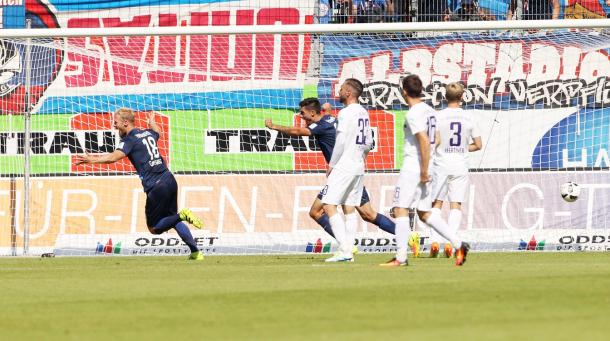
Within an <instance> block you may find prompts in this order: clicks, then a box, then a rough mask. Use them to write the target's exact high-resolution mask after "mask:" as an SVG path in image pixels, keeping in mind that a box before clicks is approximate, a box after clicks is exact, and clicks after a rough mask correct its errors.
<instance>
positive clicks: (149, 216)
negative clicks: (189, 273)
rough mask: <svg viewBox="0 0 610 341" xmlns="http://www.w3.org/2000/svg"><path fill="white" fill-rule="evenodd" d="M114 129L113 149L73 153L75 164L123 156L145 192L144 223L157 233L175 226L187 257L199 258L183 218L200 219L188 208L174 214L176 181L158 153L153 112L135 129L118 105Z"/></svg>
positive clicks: (198, 222) (127, 112)
mask: <svg viewBox="0 0 610 341" xmlns="http://www.w3.org/2000/svg"><path fill="white" fill-rule="evenodd" d="M114 128H115V129H117V130H118V131H119V135H120V136H121V142H120V143H119V145H118V147H117V149H116V150H115V151H113V152H112V153H109V154H104V155H99V156H94V155H89V154H85V155H77V156H76V162H75V164H76V165H80V164H96V163H114V162H117V161H119V160H120V159H122V158H124V157H125V156H127V157H128V158H129V161H130V162H131V164H132V165H133V166H134V167H135V169H136V172H137V173H138V175H139V177H140V180H141V181H142V186H143V187H144V192H146V208H145V212H146V225H147V226H148V230H149V231H150V233H152V234H161V233H163V232H166V231H168V230H170V229H172V228H173V229H175V230H176V232H178V235H179V236H180V238H181V239H182V241H184V243H185V244H186V245H187V246H188V248H189V249H190V251H191V254H190V256H189V258H188V259H190V260H203V252H201V251H199V249H198V248H197V243H196V242H195V240H194V239H193V236H192V235H191V231H189V228H188V226H187V225H186V224H185V223H184V221H187V222H189V223H191V224H193V225H194V226H195V227H196V228H199V229H200V228H202V227H203V222H202V221H201V220H200V219H199V218H198V217H196V216H195V215H194V214H193V213H192V212H191V210H189V209H188V208H185V209H182V210H181V211H180V212H179V213H178V184H177V183H176V179H175V178H174V175H173V174H172V173H171V172H170V171H169V169H168V168H167V166H166V164H165V160H163V157H161V154H160V153H159V147H158V146H157V141H158V140H159V137H160V136H161V133H162V132H161V129H160V128H159V126H158V125H157V124H156V123H155V114H154V113H152V112H149V113H148V129H139V128H136V127H135V116H134V112H133V111H132V110H131V109H128V108H120V109H118V110H117V111H116V112H115V113H114Z"/></svg>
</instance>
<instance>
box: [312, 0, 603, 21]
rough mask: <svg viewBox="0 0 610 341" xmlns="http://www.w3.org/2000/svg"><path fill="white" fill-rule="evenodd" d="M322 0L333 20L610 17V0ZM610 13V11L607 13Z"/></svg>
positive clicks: (329, 16)
mask: <svg viewBox="0 0 610 341" xmlns="http://www.w3.org/2000/svg"><path fill="white" fill-rule="evenodd" d="M561 3H564V7H562V6H561V4H560V0H322V1H321V4H324V5H325V6H327V8H328V10H329V11H328V22H330V23H376V22H415V21H420V22H435V21H477V20H544V19H559V18H564V17H565V18H576V19H579V18H605V17H610V0H602V1H600V0H595V1H591V0H567V1H562V2H561ZM607 13H608V14H607Z"/></svg>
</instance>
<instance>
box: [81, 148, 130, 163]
mask: <svg viewBox="0 0 610 341" xmlns="http://www.w3.org/2000/svg"><path fill="white" fill-rule="evenodd" d="M124 157H125V153H123V152H122V151H121V150H118V149H117V150H115V151H114V152H112V153H109V154H104V155H90V154H82V155H76V156H75V160H76V161H75V162H74V164H75V165H77V166H78V165H82V164H86V163H88V164H94V163H115V162H117V161H119V160H120V159H122V158H124Z"/></svg>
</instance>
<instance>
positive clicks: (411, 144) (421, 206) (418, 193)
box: [381, 75, 470, 266]
mask: <svg viewBox="0 0 610 341" xmlns="http://www.w3.org/2000/svg"><path fill="white" fill-rule="evenodd" d="M422 91H423V85H422V81H421V79H420V78H419V77H418V76H417V75H409V76H407V77H405V78H403V79H402V90H401V92H402V96H403V97H404V99H405V101H406V102H407V104H408V105H409V112H408V114H407V117H406V120H405V124H404V128H403V129H404V139H405V141H404V158H403V164H402V167H401V169H400V175H399V177H398V181H397V183H396V189H395V192H394V208H393V211H394V215H395V216H396V245H397V251H396V257H395V258H393V259H391V260H390V261H388V262H387V263H383V264H381V265H382V266H405V265H408V262H407V239H408V236H409V230H410V229H409V207H416V208H417V215H418V216H419V218H420V219H421V220H422V221H423V222H425V223H427V224H428V225H430V226H432V228H434V229H435V230H436V231H437V232H438V233H439V234H440V235H442V236H443V237H445V238H446V239H448V240H449V241H451V243H453V245H459V249H458V251H457V253H456V265H462V264H464V262H465V261H466V254H467V253H468V250H469V248H470V246H469V245H468V243H465V242H462V241H461V240H460V239H458V237H457V235H456V233H455V232H454V231H452V230H451V229H450V228H449V225H447V223H446V222H445V221H443V219H442V218H441V217H440V215H439V214H438V213H435V212H431V208H432V207H431V206H432V201H431V193H430V190H429V188H428V182H430V176H429V165H430V156H431V146H430V145H431V144H434V138H435V136H436V135H435V129H436V116H435V114H436V112H435V111H434V109H432V108H431V107H430V106H428V105H427V104H426V103H424V102H423V101H422V100H421V95H422Z"/></svg>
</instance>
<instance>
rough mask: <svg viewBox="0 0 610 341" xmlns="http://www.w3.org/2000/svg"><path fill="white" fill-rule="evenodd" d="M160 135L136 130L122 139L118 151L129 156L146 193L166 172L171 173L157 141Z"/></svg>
mask: <svg viewBox="0 0 610 341" xmlns="http://www.w3.org/2000/svg"><path fill="white" fill-rule="evenodd" d="M158 140H159V134H158V133H156V132H155V131H154V130H152V129H145V130H142V129H137V128H134V129H133V130H131V131H130V132H129V134H127V136H124V137H122V138H121V143H119V146H118V148H117V150H120V151H122V152H123V153H125V155H127V157H128V158H129V161H131V164H132V165H133V166H134V167H135V168H136V172H138V175H139V176H140V180H142V186H143V187H144V192H147V193H148V191H150V190H151V189H152V187H153V186H154V185H155V183H156V182H157V181H158V180H159V179H160V178H161V176H162V175H163V174H164V173H165V172H169V170H168V169H167V166H166V165H165V161H164V160H163V158H162V157H161V153H160V152H159V147H158V146H157V141H158Z"/></svg>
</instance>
